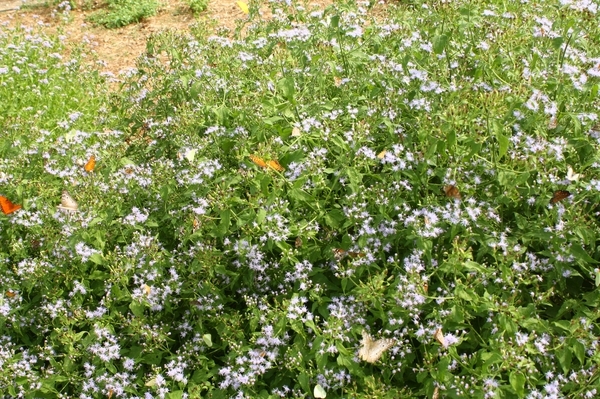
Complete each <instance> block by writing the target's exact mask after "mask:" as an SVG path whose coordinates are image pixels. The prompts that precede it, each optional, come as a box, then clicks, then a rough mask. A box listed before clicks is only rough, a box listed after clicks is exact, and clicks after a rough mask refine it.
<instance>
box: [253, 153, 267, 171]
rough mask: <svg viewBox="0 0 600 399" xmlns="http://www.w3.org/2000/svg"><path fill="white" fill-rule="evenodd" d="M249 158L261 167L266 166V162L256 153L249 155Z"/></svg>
mask: <svg viewBox="0 0 600 399" xmlns="http://www.w3.org/2000/svg"><path fill="white" fill-rule="evenodd" d="M250 160H251V161H252V162H254V163H255V164H256V165H258V166H260V167H261V168H266V167H267V163H266V162H265V160H264V159H262V158H261V157H259V156H256V155H250Z"/></svg>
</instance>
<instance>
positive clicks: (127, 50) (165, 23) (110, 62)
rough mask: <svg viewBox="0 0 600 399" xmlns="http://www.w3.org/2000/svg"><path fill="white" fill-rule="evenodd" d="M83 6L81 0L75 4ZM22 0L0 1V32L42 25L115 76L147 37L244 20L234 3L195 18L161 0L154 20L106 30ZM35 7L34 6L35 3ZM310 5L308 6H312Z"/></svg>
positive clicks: (213, 4)
mask: <svg viewBox="0 0 600 399" xmlns="http://www.w3.org/2000/svg"><path fill="white" fill-rule="evenodd" d="M331 2H332V0H313V1H312V3H313V4H314V6H317V7H321V8H322V7H325V6H326V5H328V4H331ZM77 3H78V4H79V3H82V0H79V1H77ZM22 4H23V1H22V0H0V30H4V29H9V28H10V27H13V26H17V25H27V26H32V25H43V29H44V30H46V31H48V32H49V33H55V32H59V31H60V33H61V34H64V35H65V36H66V37H67V40H68V41H70V42H72V43H79V42H82V41H86V42H88V43H90V44H91V46H92V48H93V49H94V51H95V52H96V53H97V55H98V58H99V59H100V60H101V61H104V62H105V66H104V67H103V69H104V71H106V72H112V73H114V74H115V75H118V74H119V72H120V71H122V70H126V69H129V68H132V67H134V66H135V60H136V58H137V57H138V56H139V55H140V54H141V53H142V52H144V51H145V49H146V40H147V39H148V37H149V36H150V35H152V34H153V33H156V32H160V31H164V30H175V31H187V30H189V27H190V25H192V24H195V23H200V24H206V25H207V26H208V27H210V28H211V30H212V31H216V29H217V28H219V27H227V28H230V29H233V28H234V27H235V23H236V20H238V19H241V18H245V17H246V16H245V14H244V13H243V12H242V11H241V10H240V8H239V7H238V6H237V4H236V1H235V0H211V1H209V5H208V9H207V10H206V11H204V12H202V13H201V14H200V15H198V16H197V17H194V16H193V14H192V12H191V10H190V9H189V8H188V6H187V5H186V3H185V2H184V1H182V0H162V4H163V6H162V7H161V9H160V10H159V12H158V14H157V15H156V16H154V17H150V18H147V19H145V20H144V21H143V22H140V23H138V24H132V25H128V26H126V27H123V28H119V29H106V28H103V27H101V26H95V25H93V24H91V23H89V22H86V20H85V19H86V17H87V16H88V15H89V14H90V13H91V12H93V11H94V10H91V11H85V10H82V7H80V6H79V7H76V8H75V9H74V10H72V11H70V12H69V15H68V22H67V23H65V22H64V21H63V20H62V19H61V15H60V13H57V12H55V7H52V6H44V5H43V3H38V4H39V5H38V6H33V5H32V1H27V3H26V4H27V7H21V9H17V8H18V7H19V6H22ZM34 4H35V3H34ZM313 4H311V5H313Z"/></svg>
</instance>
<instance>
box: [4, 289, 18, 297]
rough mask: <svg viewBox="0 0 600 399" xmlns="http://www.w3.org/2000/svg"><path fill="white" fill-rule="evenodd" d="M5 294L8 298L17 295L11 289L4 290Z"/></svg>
mask: <svg viewBox="0 0 600 399" xmlns="http://www.w3.org/2000/svg"><path fill="white" fill-rule="evenodd" d="M6 296H7V297H9V298H14V297H16V296H17V294H16V293H14V292H12V291H6Z"/></svg>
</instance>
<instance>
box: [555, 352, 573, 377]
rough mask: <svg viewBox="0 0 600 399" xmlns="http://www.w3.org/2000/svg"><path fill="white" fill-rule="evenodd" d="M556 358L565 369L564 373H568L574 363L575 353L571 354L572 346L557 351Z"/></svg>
mask: <svg viewBox="0 0 600 399" xmlns="http://www.w3.org/2000/svg"><path fill="white" fill-rule="evenodd" d="M556 358H557V359H558V363H560V366H561V367H562V369H563V372H565V373H568V372H569V370H571V363H572V361H573V353H572V352H571V347H570V346H563V347H561V348H560V349H558V350H557V351H556Z"/></svg>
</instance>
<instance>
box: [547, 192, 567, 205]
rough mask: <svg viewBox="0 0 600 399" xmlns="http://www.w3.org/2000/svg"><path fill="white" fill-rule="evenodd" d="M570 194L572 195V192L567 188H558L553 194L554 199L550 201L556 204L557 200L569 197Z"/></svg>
mask: <svg viewBox="0 0 600 399" xmlns="http://www.w3.org/2000/svg"><path fill="white" fill-rule="evenodd" d="M570 195H571V193H570V192H569V191H567V190H557V191H555V192H554V194H553V195H552V199H551V200H550V203H551V204H556V203H557V202H560V201H562V200H564V199H565V198H567V197H569V196H570Z"/></svg>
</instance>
